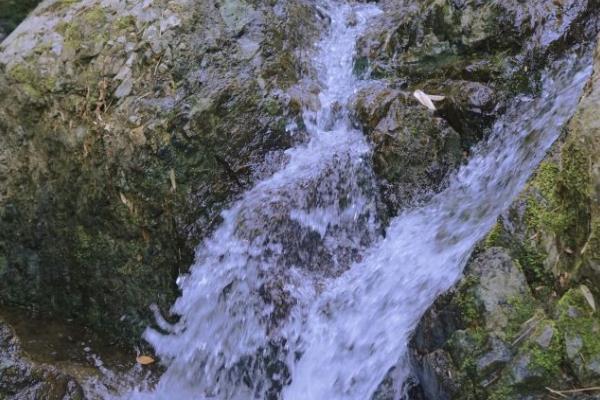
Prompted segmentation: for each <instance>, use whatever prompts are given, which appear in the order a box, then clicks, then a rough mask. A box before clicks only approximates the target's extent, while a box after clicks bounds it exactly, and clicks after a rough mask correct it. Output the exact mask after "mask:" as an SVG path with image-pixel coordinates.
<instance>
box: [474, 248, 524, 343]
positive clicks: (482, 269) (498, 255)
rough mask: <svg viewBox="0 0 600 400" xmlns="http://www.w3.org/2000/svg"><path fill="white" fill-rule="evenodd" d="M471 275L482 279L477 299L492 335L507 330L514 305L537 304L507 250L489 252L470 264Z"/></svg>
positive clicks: (496, 249) (491, 250)
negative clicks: (519, 303)
mask: <svg viewBox="0 0 600 400" xmlns="http://www.w3.org/2000/svg"><path fill="white" fill-rule="evenodd" d="M468 271H469V273H470V274H472V275H473V276H475V277H477V278H478V279H479V281H478V284H477V286H476V288H475V296H476V297H477V298H478V299H479V300H480V301H481V303H482V304H483V307H484V309H485V313H484V314H483V317H484V318H485V325H486V328H487V329H488V330H490V331H496V332H502V331H503V330H504V329H505V328H506V326H507V324H508V320H509V316H510V314H511V313H512V310H513V309H512V306H511V304H510V303H511V302H513V301H515V300H518V301H521V302H530V303H533V302H534V300H533V297H532V296H531V292H530V289H529V286H528V285H527V279H525V275H523V272H521V270H520V269H519V268H517V266H516V265H515V264H514V262H513V261H512V259H511V257H510V256H509V255H508V253H507V252H506V250H503V249H500V248H490V249H488V250H486V251H485V252H484V253H483V254H481V255H479V256H478V257H477V258H476V259H475V260H474V261H473V262H472V263H471V264H470V266H469V268H468Z"/></svg>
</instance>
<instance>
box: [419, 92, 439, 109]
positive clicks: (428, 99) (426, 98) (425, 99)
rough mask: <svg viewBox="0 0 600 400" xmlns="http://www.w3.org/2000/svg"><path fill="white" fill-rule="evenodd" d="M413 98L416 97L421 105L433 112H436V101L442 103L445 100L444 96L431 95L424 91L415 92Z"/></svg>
mask: <svg viewBox="0 0 600 400" xmlns="http://www.w3.org/2000/svg"><path fill="white" fill-rule="evenodd" d="M413 96H415V99H417V100H418V101H419V103H421V104H423V105H424V106H425V107H427V108H428V109H430V110H431V111H435V110H436V108H435V105H433V102H434V101H442V100H444V99H445V97H444V96H436V95H429V94H427V93H425V92H423V91H422V90H415V91H414V92H413Z"/></svg>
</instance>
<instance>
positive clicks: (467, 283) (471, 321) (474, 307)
mask: <svg viewBox="0 0 600 400" xmlns="http://www.w3.org/2000/svg"><path fill="white" fill-rule="evenodd" d="M478 282H479V280H478V278H477V277H475V276H472V275H470V276H467V277H466V278H464V279H463V280H462V281H461V284H460V287H459V289H458V291H457V294H456V296H455V297H454V299H453V302H454V304H455V305H456V306H457V308H458V309H459V310H460V311H461V315H462V318H463V322H464V323H465V324H466V325H467V326H469V327H475V326H478V325H479V323H480V322H481V311H482V305H481V304H480V303H479V302H478V301H477V297H476V296H475V295H474V294H473V292H472V290H471V289H472V288H474V287H475V286H477V283H478Z"/></svg>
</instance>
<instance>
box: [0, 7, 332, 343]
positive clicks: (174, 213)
mask: <svg viewBox="0 0 600 400" xmlns="http://www.w3.org/2000/svg"><path fill="white" fill-rule="evenodd" d="M324 23H325V22H324V21H322V20H321V18H320V17H319V16H318V14H317V13H316V12H315V10H314V8H313V5H312V4H311V3H310V2H304V1H300V2H298V1H280V2H278V3H277V4H276V5H270V3H269V4H266V3H265V4H263V3H261V2H251V1H245V0H226V1H219V2H217V1H194V0H176V1H166V0H164V1H163V0H160V1H153V2H140V1H121V2H115V1H108V0H85V1H77V2H74V1H62V0H46V1H45V2H43V3H42V4H40V6H39V7H38V8H37V9H36V11H35V13H34V14H33V15H31V16H30V17H29V18H28V19H27V20H25V21H24V22H23V23H22V24H21V25H20V26H19V27H18V28H17V30H16V31H15V32H13V34H12V35H11V36H10V37H8V38H7V39H6V40H5V41H4V42H3V43H2V44H1V45H0V71H1V73H0V227H1V228H0V302H3V303H9V304H13V305H21V306H27V307H33V308H35V309H39V310H40V311H42V312H52V313H55V314H59V315H63V316H69V317H75V318H77V319H78V320H79V321H81V322H83V323H85V324H87V325H89V326H91V327H93V328H95V329H98V330H102V331H103V332H105V333H106V334H108V335H109V336H112V337H115V338H117V339H124V338H126V340H134V339H135V338H136V337H138V334H139V332H140V330H141V329H142V328H143V327H145V326H146V325H147V324H148V323H149V322H150V321H151V319H150V315H151V313H150V311H149V309H148V306H149V305H150V304H152V303H156V304H158V305H159V306H160V307H162V308H163V309H164V308H166V307H167V306H168V305H169V304H170V303H171V302H172V301H173V300H174V298H175V297H176V296H177V288H176V285H175V279H176V277H177V276H178V275H179V274H180V273H181V272H182V271H185V270H186V269H187V268H188V267H189V265H191V264H192V261H193V257H194V248H195V246H197V244H198V243H199V241H200V240H201V238H203V237H204V236H205V235H206V234H207V233H208V232H210V231H211V230H212V229H213V227H214V226H215V225H216V224H218V222H219V219H220V217H219V213H220V211H221V210H222V209H223V207H224V206H225V205H227V204H228V203H229V202H230V201H231V200H232V199H234V198H235V197H236V196H238V195H239V194H240V193H242V192H243V191H244V189H245V188H247V187H248V186H250V185H251V184H252V182H254V181H255V180H256V179H258V178H260V177H261V176H263V175H265V174H268V173H270V171H272V170H273V169H275V168H277V166H278V165H280V164H281V163H282V162H284V161H285V157H283V150H285V149H286V148H288V147H289V146H291V145H292V144H293V143H294V142H295V141H298V140H302V137H303V135H302V134H301V132H300V133H298V134H296V135H291V134H290V133H289V132H287V130H286V126H288V124H291V123H293V122H298V123H299V122H300V120H299V112H300V110H301V107H302V105H303V103H304V102H307V101H309V100H310V99H308V98H307V97H306V96H304V97H302V96H296V97H293V96H291V95H288V94H286V93H287V92H286V90H287V89H290V88H292V87H293V86H294V85H298V84H299V81H300V77H301V76H304V77H310V76H311V74H312V71H311V69H310V67H309V66H308V65H307V64H306V63H305V61H304V59H301V58H300V57H299V54H300V50H301V49H304V48H308V47H310V46H309V44H312V43H313V42H314V41H315V40H316V39H317V37H318V34H319V32H320V31H321V30H322V29H321V25H323V24H324ZM296 91H297V92H298V90H296ZM289 92H290V93H293V92H294V91H293V90H292V89H290V90H289Z"/></svg>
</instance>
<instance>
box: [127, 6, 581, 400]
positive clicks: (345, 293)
mask: <svg viewBox="0 0 600 400" xmlns="http://www.w3.org/2000/svg"><path fill="white" fill-rule="evenodd" d="M325 8H326V9H325V12H327V13H328V14H329V16H330V18H331V28H330V32H329V34H328V35H327V36H325V38H324V39H323V40H322V41H321V42H320V44H319V48H318V52H317V55H316V57H315V63H316V65H317V68H318V70H319V71H320V74H321V79H322V81H323V82H322V92H321V94H320V96H319V97H320V102H321V107H320V109H319V110H318V111H316V112H312V111H308V110H307V111H305V113H304V121H305V124H306V127H307V130H308V132H309V134H310V136H309V140H308V142H307V143H305V144H302V145H299V146H297V147H296V148H293V149H291V150H289V151H288V152H287V157H288V162H287V164H286V166H285V167H284V168H283V169H282V170H281V171H279V172H277V173H275V174H274V175H273V176H271V177H269V178H267V179H265V180H263V181H262V182H259V183H258V184H257V185H256V186H255V187H254V188H252V189H251V190H249V191H248V192H247V193H245V194H244V196H243V198H242V199H240V200H239V201H238V202H237V203H236V204H234V205H233V207H232V208H231V209H229V210H228V211H226V212H224V213H223V219H224V222H223V224H222V226H220V227H219V228H218V229H217V231H216V232H215V233H214V234H213V235H212V237H211V238H209V239H207V240H206V241H205V242H204V243H203V244H202V245H201V246H200V247H199V248H198V251H197V261H196V264H195V265H194V266H193V267H192V270H191V273H190V275H188V276H185V277H182V278H181V281H180V287H181V289H182V296H181V297H180V298H179V299H178V300H177V302H176V304H175V305H174V306H173V309H172V311H173V313H175V314H178V315H180V316H181V319H180V321H179V322H178V323H176V324H174V325H170V324H168V323H166V322H165V321H163V320H162V319H160V318H158V321H159V325H161V328H162V329H163V330H164V331H166V332H167V333H166V334H163V333H160V332H158V331H155V330H148V331H147V332H146V335H145V337H146V339H147V340H148V341H149V342H150V343H151V344H152V345H153V346H154V347H155V349H156V351H157V353H158V354H159V355H160V356H161V357H162V359H163V360H164V361H165V362H166V364H167V370H166V372H165V373H164V375H163V376H162V378H161V379H160V382H159V383H158V384H157V386H156V387H155V388H154V390H153V391H151V392H134V393H129V394H128V395H127V397H129V398H140V399H146V398H157V399H172V398H177V399H188V398H196V399H198V398H200V399H203V398H215V399H250V398H256V399H265V398H277V397H278V396H280V395H282V396H283V398H284V399H286V400H296V399H302V400H307V399H308V400H335V399H345V400H347V399H353V400H365V399H369V398H371V396H372V395H373V393H374V392H375V390H376V388H377V386H378V385H379V384H380V382H381V381H382V380H383V378H384V377H385V375H386V373H387V372H388V371H389V370H390V368H391V367H393V366H394V365H400V367H399V368H397V370H398V374H399V378H400V379H399V380H400V381H401V380H402V379H403V378H405V377H406V375H407V374H408V368H407V367H406V359H405V357H406V350H407V342H408V339H409V335H410V332H411V331H412V330H413V329H414V327H415V325H416V323H417V322H418V320H419V318H420V317H421V315H422V314H423V312H424V311H425V310H426V308H427V307H428V306H429V305H430V304H431V303H432V302H433V300H434V299H435V297H436V296H437V295H438V294H440V293H441V292H443V291H445V290H447V289H448V288H449V287H450V286H451V285H452V284H453V283H454V282H455V281H456V280H457V279H458V277H459V276H460V273H461V271H462V268H463V267H464V264H465V262H466V260H467V258H468V256H469V253H470V252H471V250H472V248H473V246H474V245H475V243H476V242H477V241H478V240H480V239H481V238H482V236H483V235H485V233H486V232H487V231H488V230H489V229H490V227H491V226H492V224H493V223H494V221H495V219H496V216H497V215H498V214H500V213H501V212H502V211H503V210H504V209H506V207H507V206H508V205H509V204H510V202H511V200H512V199H513V198H514V196H515V195H516V194H517V193H518V192H519V190H520V189H521V188H522V186H523V185H524V183H525V181H526V180H527V179H528V177H529V175H530V173H531V171H532V170H533V169H534V167H535V166H536V165H537V164H538V163H539V162H540V160H541V158H542V157H543V155H544V153H545V152H546V150H547V149H548V147H549V146H550V145H551V144H552V142H553V141H554V140H555V139H556V138H557V136H558V134H559V132H560V129H561V127H562V126H563V125H564V123H565V121H566V120H567V119H568V118H569V117H570V116H571V114H572V113H573V110H574V109H575V106H576V104H577V101H578V98H579V95H580V93H581V90H582V87H583V84H584V82H585V80H586V78H587V77H588V76H589V74H590V70H591V68H589V67H585V66H586V65H589V60H578V59H577V58H576V57H572V58H569V59H566V60H563V61H562V63H561V65H559V66H557V67H556V68H554V69H550V70H549V71H548V72H547V73H546V74H545V75H544V77H543V80H542V82H543V90H542V93H541V95H539V96H536V97H535V98H521V99H516V100H515V102H514V104H513V106H512V107H511V108H510V109H509V111H508V112H507V113H506V115H505V116H504V117H502V118H501V119H500V120H499V121H498V122H497V123H496V124H495V127H494V130H493V133H492V135H491V136H490V138H489V140H488V141H487V142H486V143H485V144H483V145H481V146H480V147H479V148H478V149H477V150H476V151H475V152H474V153H475V154H477V156H475V157H473V159H472V160H470V161H469V163H468V164H467V165H465V166H463V167H462V168H461V169H460V170H459V171H458V173H457V174H456V175H455V176H454V177H453V178H452V179H451V181H450V182H449V185H448V187H447V189H446V190H444V191H443V192H442V193H440V194H439V195H436V196H434V197H433V198H432V200H431V201H430V202H429V203H428V204H427V205H425V206H423V207H420V208H417V209H413V210H409V211H406V212H405V213H403V214H401V215H400V216H398V217H397V218H395V219H394V220H393V222H392V223H391V225H390V227H389V228H388V229H387V232H386V235H385V238H384V239H381V238H380V237H381V229H380V226H379V225H378V223H377V217H376V207H375V204H376V195H375V193H376V192H377V190H376V186H375V179H374V177H373V173H372V171H371V169H370V165H369V162H368V160H369V158H370V148H369V146H368V144H367V143H366V141H365V139H364V136H363V135H362V133H361V132H360V131H358V130H356V129H355V128H353V127H352V125H351V123H350V119H349V116H348V111H347V107H346V105H347V103H348V100H349V98H350V97H351V96H352V94H353V93H354V91H356V90H357V88H358V86H359V85H360V82H359V81H357V80H356V79H355V78H354V77H353V75H352V58H353V50H354V45H355V42H356V39H357V37H358V35H360V34H361V32H363V30H364V29H365V27H366V26H367V23H368V19H369V18H370V17H372V16H374V15H376V14H378V13H379V12H380V11H379V10H378V9H377V7H376V6H374V5H372V4H360V3H359V4H355V5H353V6H350V5H347V4H344V3H339V2H337V1H333V0H332V1H328V2H327V3H326V4H325Z"/></svg>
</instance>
